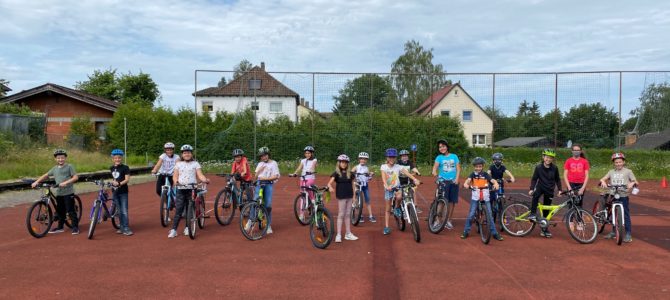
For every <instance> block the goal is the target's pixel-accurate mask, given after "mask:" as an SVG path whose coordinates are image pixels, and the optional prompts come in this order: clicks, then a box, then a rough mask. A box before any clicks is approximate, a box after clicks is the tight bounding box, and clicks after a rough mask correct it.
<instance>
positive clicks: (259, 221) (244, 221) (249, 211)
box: [240, 181, 268, 241]
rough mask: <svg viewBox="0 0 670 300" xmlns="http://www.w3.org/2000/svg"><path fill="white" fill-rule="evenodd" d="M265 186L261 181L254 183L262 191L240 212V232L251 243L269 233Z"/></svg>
mask: <svg viewBox="0 0 670 300" xmlns="http://www.w3.org/2000/svg"><path fill="white" fill-rule="evenodd" d="M265 184H266V183H262V182H261V181H256V182H254V183H253V186H259V187H260V190H259V192H258V194H257V195H256V198H254V199H253V200H251V201H248V202H247V203H246V204H244V206H242V211H240V231H241V232H242V235H244V237H245V238H247V239H248V240H250V241H257V240H260V239H261V238H263V237H264V236H265V234H266V233H267V231H268V211H267V209H266V208H265V204H264V203H263V187H264V186H265Z"/></svg>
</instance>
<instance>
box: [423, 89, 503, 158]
mask: <svg viewBox="0 0 670 300" xmlns="http://www.w3.org/2000/svg"><path fill="white" fill-rule="evenodd" d="M413 113H414V114H416V115H421V116H426V117H434V118H438V117H450V118H456V119H458V120H459V121H460V122H461V125H463V133H464V134H465V138H466V139H467V140H468V143H469V144H470V146H471V147H491V144H492V143H493V141H492V138H493V120H492V119H491V118H490V117H489V116H488V115H487V114H486V112H485V111H484V109H483V108H482V107H481V106H480V105H479V104H478V103H477V101H475V99H473V98H472V97H471V96H470V95H469V94H468V93H467V92H466V91H465V89H463V87H462V86H461V84H460V83H456V84H448V85H446V86H444V87H443V88H441V89H439V90H437V91H435V92H434V93H433V94H432V95H430V96H429V97H428V98H427V99H426V100H425V101H424V102H423V103H421V105H420V106H419V108H417V109H416V110H415V111H414V112H413Z"/></svg>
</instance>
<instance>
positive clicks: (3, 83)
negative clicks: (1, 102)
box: [0, 78, 9, 98]
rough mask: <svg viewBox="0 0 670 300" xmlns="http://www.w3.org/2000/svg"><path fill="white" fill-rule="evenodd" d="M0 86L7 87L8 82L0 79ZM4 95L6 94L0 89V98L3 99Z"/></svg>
mask: <svg viewBox="0 0 670 300" xmlns="http://www.w3.org/2000/svg"><path fill="white" fill-rule="evenodd" d="M0 85H4V86H8V85H9V81H7V80H5V79H2V78H0ZM5 94H6V92H5V91H4V90H3V89H1V88H0V98H2V97H4V96H5Z"/></svg>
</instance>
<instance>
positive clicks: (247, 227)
mask: <svg viewBox="0 0 670 300" xmlns="http://www.w3.org/2000/svg"><path fill="white" fill-rule="evenodd" d="M249 229H251V220H247V224H246V225H244V231H249Z"/></svg>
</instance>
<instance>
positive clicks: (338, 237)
mask: <svg viewBox="0 0 670 300" xmlns="http://www.w3.org/2000/svg"><path fill="white" fill-rule="evenodd" d="M341 242H342V236H341V235H339V234H338V235H336V236H335V243H341Z"/></svg>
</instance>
